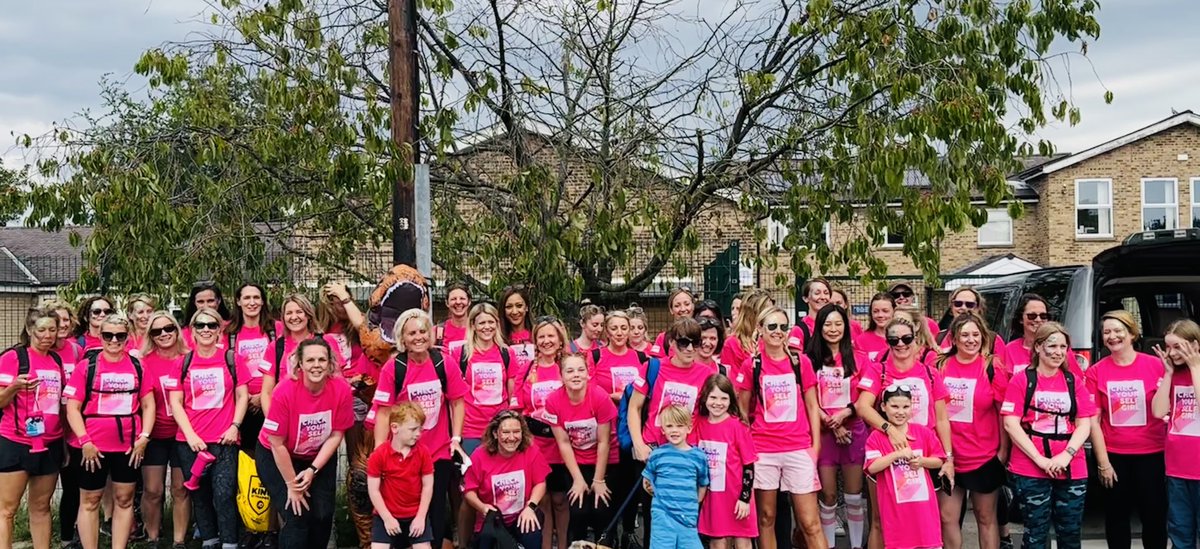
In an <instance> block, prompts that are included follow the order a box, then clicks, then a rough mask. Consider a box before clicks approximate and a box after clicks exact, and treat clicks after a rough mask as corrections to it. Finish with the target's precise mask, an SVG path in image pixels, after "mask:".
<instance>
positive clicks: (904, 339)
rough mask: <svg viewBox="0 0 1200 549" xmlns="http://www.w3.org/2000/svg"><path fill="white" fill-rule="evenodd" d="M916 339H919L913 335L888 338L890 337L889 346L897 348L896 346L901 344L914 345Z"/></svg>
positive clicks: (888, 339)
mask: <svg viewBox="0 0 1200 549" xmlns="http://www.w3.org/2000/svg"><path fill="white" fill-rule="evenodd" d="M915 339H917V338H916V337H914V336H912V335H903V336H900V337H896V336H888V337H887V344H888V346H889V347H895V346H897V345H899V344H901V343H903V344H905V345H908V344H910V343H912V342H913V340H915Z"/></svg>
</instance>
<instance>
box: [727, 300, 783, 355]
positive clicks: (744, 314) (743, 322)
mask: <svg viewBox="0 0 1200 549" xmlns="http://www.w3.org/2000/svg"><path fill="white" fill-rule="evenodd" d="M769 307H774V305H772V304H771V294H768V293H767V292H766V291H765V290H753V291H749V292H746V296H745V297H744V298H742V307H741V308H740V309H739V310H738V317H737V322H736V323H734V325H733V336H734V337H736V338H737V339H738V342H739V343H741V344H742V350H744V351H746V352H747V353H749V354H750V355H751V356H753V355H757V354H758V337H757V335H758V315H759V313H761V312H762V311H763V310H764V309H766V308H769Z"/></svg>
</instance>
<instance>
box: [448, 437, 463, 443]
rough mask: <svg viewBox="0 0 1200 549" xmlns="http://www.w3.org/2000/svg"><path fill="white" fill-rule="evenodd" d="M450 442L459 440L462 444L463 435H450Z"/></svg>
mask: <svg viewBox="0 0 1200 549" xmlns="http://www.w3.org/2000/svg"><path fill="white" fill-rule="evenodd" d="M450 442H458V443H460V444H461V443H462V437H460V436H453V437H450Z"/></svg>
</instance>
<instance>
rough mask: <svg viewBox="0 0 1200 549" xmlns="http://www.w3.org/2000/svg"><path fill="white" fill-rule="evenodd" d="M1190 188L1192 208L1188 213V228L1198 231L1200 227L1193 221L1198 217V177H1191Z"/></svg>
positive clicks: (1199, 215) (1199, 198) (1199, 192)
mask: <svg viewBox="0 0 1200 549" xmlns="http://www.w3.org/2000/svg"><path fill="white" fill-rule="evenodd" d="M1191 184H1192V188H1191V189H1189V190H1190V191H1191V193H1192V195H1191V196H1192V201H1191V204H1192V207H1191V211H1189V212H1188V213H1189V214H1190V215H1189V216H1188V223H1187V224H1188V226H1189V227H1193V228H1197V229H1200V225H1196V224H1195V221H1194V220H1195V219H1196V218H1198V217H1200V177H1193V178H1192V180H1191Z"/></svg>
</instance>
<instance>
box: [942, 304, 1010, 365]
mask: <svg viewBox="0 0 1200 549" xmlns="http://www.w3.org/2000/svg"><path fill="white" fill-rule="evenodd" d="M967 313H973V314H976V315H978V316H979V318H985V317H987V302H985V301H984V300H983V296H982V295H979V292H978V291H976V290H975V288H972V287H970V286H961V287H959V288H958V289H957V290H954V292H953V293H951V294H950V300H949V307H948V308H947V309H946V314H945V315H942V322H941V323H940V324H938V325H939V326H945V327H946V328H945V329H944V330H941V331H939V332H934V333H936V334H937V336H936V337H935V339H936V340H937V344H938V347H939V348H940V349H941V351H940V352H942V353H945V352H946V351H947V350H948V349H950V346H951V345H953V344H954V340H953V338H951V337H950V323H951V322H953V321H954V319H956V318H958V317H959V316H962V315H965V314H967ZM991 355H992V356H994V357H1000V358H1001V359H1003V358H1004V338H1002V337H1000V334H992V349H991Z"/></svg>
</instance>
